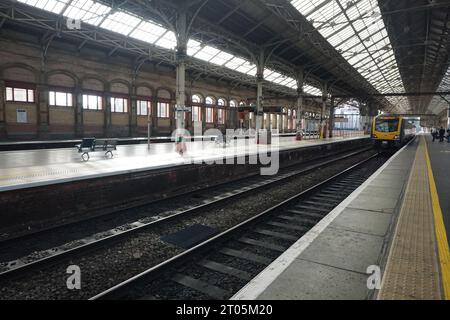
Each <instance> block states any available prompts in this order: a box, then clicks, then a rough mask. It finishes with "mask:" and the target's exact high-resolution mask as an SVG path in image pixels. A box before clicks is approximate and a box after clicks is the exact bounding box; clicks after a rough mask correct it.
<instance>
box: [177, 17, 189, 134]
mask: <svg viewBox="0 0 450 320" xmlns="http://www.w3.org/2000/svg"><path fill="white" fill-rule="evenodd" d="M186 19H187V15H186V11H185V10H182V11H180V12H179V14H178V18H177V51H176V59H177V70H176V107H178V108H183V107H185V104H186V52H187V41H188V39H187V24H186ZM184 114H185V113H184V111H176V128H177V130H184V129H185V116H184Z"/></svg>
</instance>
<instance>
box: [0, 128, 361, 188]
mask: <svg viewBox="0 0 450 320" xmlns="http://www.w3.org/2000/svg"><path fill="white" fill-rule="evenodd" d="M362 138H368V136H362V137H350V138H334V139H326V140H303V141H296V140H295V137H294V136H280V137H277V139H274V140H273V143H272V144H271V145H262V144H261V145H256V144H255V142H254V139H238V140H235V142H233V143H232V144H231V145H227V146H226V147H222V145H218V144H216V143H215V142H214V141H211V139H210V138H209V137H207V139H206V141H192V142H187V143H186V145H187V152H186V154H185V155H183V156H180V155H179V154H177V153H176V152H175V149H174V143H173V142H170V143H158V144H151V146H150V150H148V148H147V145H143V144H137V145H123V146H118V147H117V151H115V152H114V158H112V159H105V157H104V155H103V153H102V152H96V153H91V159H90V160H89V162H83V161H82V160H81V157H80V154H79V153H78V152H77V150H76V148H75V147H73V148H63V149H42V150H27V151H5V152H0V192H2V191H9V190H17V189H23V188H29V187H36V186H43V185H49V184H56V183H64V182H70V181H78V180H84V179H92V178H99V177H106V176H112V175H119V174H124V173H131V172H141V171H146V170H152V169H162V168H170V167H174V166H178V165H186V164H193V163H202V162H203V161H214V160H215V159H220V158H224V157H236V156H245V155H249V154H256V153H267V152H268V151H282V150H289V149H296V148H302V147H311V146H315V145H321V144H329V143H334V142H342V141H351V140H358V139H362Z"/></svg>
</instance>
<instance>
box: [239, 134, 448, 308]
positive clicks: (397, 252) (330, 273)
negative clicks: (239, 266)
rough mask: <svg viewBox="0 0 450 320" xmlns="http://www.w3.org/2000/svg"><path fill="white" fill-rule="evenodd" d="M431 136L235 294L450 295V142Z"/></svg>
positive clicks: (292, 296)
mask: <svg viewBox="0 0 450 320" xmlns="http://www.w3.org/2000/svg"><path fill="white" fill-rule="evenodd" d="M427 140H429V139H428V136H427V137H426V136H418V137H417V138H416V139H415V140H414V141H412V142H411V143H410V144H409V145H407V146H405V147H404V148H403V149H401V150H400V151H399V152H397V153H396V154H395V156H394V157H392V158H391V159H389V161H388V162H387V163H385V164H384V165H383V166H382V167H381V168H380V169H379V170H378V171H377V172H376V173H374V174H373V175H372V176H371V177H370V178H369V179H368V180H367V181H366V182H365V183H364V184H363V185H361V186H360V187H359V188H358V189H357V190H355V192H353V193H352V194H351V195H350V196H349V197H348V198H347V199H346V200H345V201H343V202H342V203H341V204H340V205H339V206H338V207H336V208H335V209H334V210H333V211H332V212H330V213H329V214H328V215H327V216H326V217H325V218H324V219H322V220H321V221H320V222H319V223H318V224H317V225H316V226H315V227H314V228H313V229H312V230H310V231H309V232H308V233H307V234H305V235H304V236H303V237H302V238H301V239H299V240H298V241H297V242H296V243H295V244H294V245H292V246H291V247H290V248H289V249H288V250H287V251H286V252H284V253H283V254H282V255H281V256H280V257H279V258H277V259H276V260H275V261H274V262H273V263H272V264H271V265H269V266H268V267H267V268H266V269H265V270H263V271H262V272H261V273H260V274H259V275H258V276H257V277H255V278H254V279H253V280H252V281H251V282H250V283H249V284H248V285H246V286H245V287H244V288H242V289H241V290H240V291H239V292H238V293H236V294H235V295H234V296H233V297H232V299H233V300H242V299H250V300H255V299H256V300H266V299H275V300H278V299H286V300H297V299H298V300H300V299H326V300H328V299H339V300H340V299H357V300H363V299H426V300H428V299H450V253H449V243H448V238H447V236H446V231H445V230H446V228H445V227H447V231H448V230H449V226H450V225H449V222H450V216H449V215H450V210H448V206H449V204H450V195H449V192H450V183H449V179H448V170H447V168H448V167H449V165H450V144H449V143H438V142H435V143H434V144H433V143H431V142H429V141H427ZM443 213H444V216H443Z"/></svg>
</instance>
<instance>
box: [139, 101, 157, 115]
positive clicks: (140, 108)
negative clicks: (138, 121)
mask: <svg viewBox="0 0 450 320" xmlns="http://www.w3.org/2000/svg"><path fill="white" fill-rule="evenodd" d="M142 102H145V103H146V104H147V108H146V109H147V111H146V114H141V112H140V111H142V110H143V109H142V106H141V105H140V103H142ZM152 106H153V103H152V100H151V99H148V98H147V99H146V98H138V99H137V100H136V115H137V116H142V117H148V116H151V115H152Z"/></svg>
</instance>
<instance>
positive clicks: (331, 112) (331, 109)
mask: <svg viewBox="0 0 450 320" xmlns="http://www.w3.org/2000/svg"><path fill="white" fill-rule="evenodd" d="M334 108H335V102H334V98H333V97H332V98H331V108H330V118H329V121H328V132H329V134H328V137H329V138H333V129H334Z"/></svg>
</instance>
